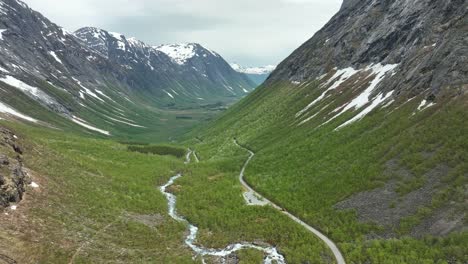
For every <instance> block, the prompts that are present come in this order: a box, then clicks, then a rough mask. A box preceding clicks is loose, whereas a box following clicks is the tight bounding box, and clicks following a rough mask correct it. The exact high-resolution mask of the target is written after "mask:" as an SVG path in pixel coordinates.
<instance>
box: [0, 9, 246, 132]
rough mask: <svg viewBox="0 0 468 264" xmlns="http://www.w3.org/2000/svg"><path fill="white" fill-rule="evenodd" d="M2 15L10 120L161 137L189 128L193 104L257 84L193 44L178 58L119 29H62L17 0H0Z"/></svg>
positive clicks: (1, 93)
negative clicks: (181, 59)
mask: <svg viewBox="0 0 468 264" xmlns="http://www.w3.org/2000/svg"><path fill="white" fill-rule="evenodd" d="M0 13H1V16H0V36H1V38H0V58H1V60H0V111H1V112H3V113H6V114H7V115H8V116H10V117H13V116H15V117H16V118H19V119H22V120H26V121H30V122H35V123H38V124H41V125H46V126H54V127H60V128H66V129H72V130H80V131H82V132H86V133H89V132H92V133H100V134H104V135H115V136H118V135H122V136H126V135H128V131H132V134H134V135H143V134H146V135H148V136H149V135H150V134H154V133H153V132H154V131H155V130H157V131H164V133H167V135H164V136H163V138H164V137H165V138H166V139H167V137H168V136H170V135H174V132H173V131H171V132H169V131H167V132H166V130H167V129H168V128H171V127H172V129H174V130H179V129H180V127H181V126H182V127H186V126H191V125H193V124H192V123H193V121H190V120H188V119H192V117H191V116H193V112H194V111H195V110H193V109H197V108H200V107H205V108H206V107H207V106H210V105H213V106H216V107H219V106H222V105H224V104H230V103H232V102H233V101H235V100H238V99H239V98H241V97H243V96H245V94H246V93H247V92H249V91H251V90H252V89H253V87H254V86H255V85H254V84H253V83H252V82H251V81H250V80H249V79H248V78H247V77H246V76H245V75H243V74H240V73H237V72H235V71H234V70H232V69H231V68H230V66H229V64H228V63H226V62H225V61H224V60H223V59H222V58H221V57H220V56H219V55H218V54H216V53H214V52H211V51H208V50H207V49H205V48H203V47H202V46H200V45H197V44H189V45H187V47H191V48H192V49H193V51H194V53H193V56H192V57H188V58H187V59H186V61H184V63H179V62H178V61H176V60H174V59H173V58H171V57H170V56H168V55H167V54H166V53H164V52H162V51H159V50H158V48H155V47H151V46H149V45H146V44H145V43H143V42H141V41H138V40H136V39H133V38H130V39H127V38H126V37H125V36H122V35H120V34H116V33H109V32H107V31H104V30H100V29H96V28H83V29H80V30H78V31H77V32H75V33H71V32H68V31H66V30H64V29H63V28H61V27H59V26H57V25H56V24H54V23H52V22H51V21H49V20H48V19H47V18H45V17H44V16H42V15H41V14H40V13H38V12H36V11H34V10H32V9H30V8H29V7H28V6H27V5H26V4H24V3H23V2H21V1H16V0H1V1H0ZM171 111H172V112H171ZM176 111H178V112H176ZM200 111H205V112H206V109H203V108H202V109H201V110H200ZM208 115H209V114H208ZM178 116H182V117H184V118H187V120H186V121H185V124H184V122H182V121H181V120H182V119H179V120H176V118H177V117H178ZM196 116H197V117H196V118H197V119H198V118H202V116H201V114H196ZM168 123H171V124H168ZM189 123H190V125H189ZM98 124H99V125H98ZM161 133H162V132H161Z"/></svg>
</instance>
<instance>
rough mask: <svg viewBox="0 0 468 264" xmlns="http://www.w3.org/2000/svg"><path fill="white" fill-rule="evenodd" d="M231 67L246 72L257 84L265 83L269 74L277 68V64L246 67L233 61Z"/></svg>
mask: <svg viewBox="0 0 468 264" xmlns="http://www.w3.org/2000/svg"><path fill="white" fill-rule="evenodd" d="M230 65H231V67H232V68H233V69H234V70H235V71H237V72H240V73H244V74H246V75H247V76H249V78H250V79H251V80H252V81H254V82H255V83H256V84H261V83H263V82H264V81H265V80H266V79H267V78H268V76H269V75H270V74H271V73H272V72H273V71H274V70H275V69H276V65H267V66H263V67H244V66H241V65H239V64H237V63H231V64H230Z"/></svg>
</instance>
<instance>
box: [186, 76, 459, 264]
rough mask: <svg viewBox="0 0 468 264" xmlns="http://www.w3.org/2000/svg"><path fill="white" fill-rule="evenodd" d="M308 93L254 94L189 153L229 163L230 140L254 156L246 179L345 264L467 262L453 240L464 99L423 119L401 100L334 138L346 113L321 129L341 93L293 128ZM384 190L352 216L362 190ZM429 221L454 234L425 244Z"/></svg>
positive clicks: (448, 101) (205, 131) (275, 89)
mask: <svg viewBox="0 0 468 264" xmlns="http://www.w3.org/2000/svg"><path fill="white" fill-rule="evenodd" d="M317 85H318V83H316V82H315V83H314V82H313V83H309V84H307V85H304V86H301V87H298V86H297V85H293V84H289V83H277V84H276V85H273V86H268V87H261V88H259V89H257V90H256V91H255V92H254V93H253V94H252V95H251V96H249V97H248V98H246V99H244V100H243V101H241V102H240V103H239V104H237V105H236V106H234V107H232V108H231V109H229V110H228V112H227V113H226V114H225V115H223V116H222V117H220V118H219V119H218V120H216V121H215V122H212V124H211V125H210V126H205V127H204V128H200V129H198V131H197V132H194V133H193V134H192V136H193V137H198V139H199V140H200V141H199V142H198V143H197V142H194V143H193V144H194V147H195V148H196V149H197V150H198V151H199V156H200V157H201V158H202V159H205V160H217V159H219V158H220V157H229V156H232V155H233V152H235V151H236V150H235V149H233V148H234V147H233V146H232V145H231V141H232V138H233V137H237V138H238V139H239V141H240V142H242V143H243V144H245V145H247V146H249V147H250V148H251V149H253V150H254V151H255V152H256V156H255V158H254V159H253V160H252V163H251V164H250V165H249V167H248V168H247V171H246V177H247V178H246V180H247V181H248V182H249V183H250V184H251V185H253V186H254V187H255V189H257V190H259V191H260V193H262V194H263V195H265V196H266V197H268V198H269V199H271V200H273V201H274V202H276V203H278V204H280V205H281V206H282V207H284V208H286V209H287V210H289V211H291V212H293V213H295V214H296V215H297V216H299V217H301V218H302V219H304V220H305V221H306V222H307V223H309V224H311V225H313V226H316V227H318V228H320V229H321V230H322V231H323V232H324V233H326V234H327V235H329V236H330V237H331V238H332V239H333V240H334V241H335V242H338V244H339V246H340V247H341V248H342V250H343V253H344V255H345V257H346V258H347V260H348V262H350V263H368V262H370V263H449V262H450V263H464V262H466V261H468V259H467V257H466V254H465V253H464V252H466V251H467V250H468V248H467V247H466V245H467V244H468V234H467V233H466V232H462V231H461V230H466V217H465V215H464V212H466V209H467V208H466V203H465V202H464V201H465V200H466V191H465V189H466V188H465V187H464V186H466V184H467V183H468V182H467V178H468V177H467V176H468V166H467V164H468V163H467V156H466V150H467V149H468V145H467V142H468V136H467V135H468V133H467V132H468V125H467V123H466V117H465V114H466V111H467V110H468V109H467V105H466V101H467V98H466V96H465V97H463V96H459V97H451V96H441V97H440V98H438V99H437V101H436V105H435V106H433V107H431V108H428V109H425V110H424V111H417V108H418V105H419V104H420V102H421V100H422V99H424V98H420V97H417V98H413V99H411V100H407V101H402V100H403V99H400V101H397V102H395V103H393V104H392V105H390V106H388V107H387V108H382V107H380V108H378V109H377V110H376V111H374V112H372V113H371V114H369V115H368V116H367V117H365V118H364V119H362V120H361V121H358V122H355V123H353V124H351V125H349V126H346V127H344V128H342V129H340V130H337V131H336V130H335V128H336V127H338V126H339V125H340V124H342V123H344V122H345V121H346V120H349V119H350V118H352V117H353V115H354V114H353V113H352V112H349V113H346V114H343V115H342V116H340V117H339V118H337V119H335V120H333V121H331V122H329V123H326V122H325V121H326V120H328V119H329V118H330V113H332V111H333V110H334V109H336V108H337V107H339V106H340V105H342V104H343V103H344V102H346V101H347V100H349V99H348V98H347V96H346V94H344V95H342V96H340V97H339V98H335V97H331V98H325V99H324V100H322V101H320V102H319V103H318V104H317V105H315V106H314V108H312V109H311V113H317V115H316V116H315V117H313V118H311V120H310V121H309V122H306V123H304V124H302V125H300V120H297V119H296V118H295V115H296V113H297V112H298V111H300V110H301V109H302V108H303V107H304V106H305V105H307V104H308V103H310V101H312V100H313V99H314V98H316V97H317V96H318V95H319V92H318V89H317ZM311 115H312V114H311ZM385 188H386V189H388V190H389V191H390V192H391V193H392V195H393V193H394V195H393V196H390V198H391V199H390V200H389V201H386V202H388V204H387V203H382V204H383V208H378V207H376V208H375V210H374V212H372V210H371V212H367V211H365V210H363V211H364V213H362V211H361V213H360V210H361V209H363V208H365V207H366V206H365V204H366V203H365V202H366V201H368V200H372V199H374V198H375V197H373V196H371V194H372V192H369V191H370V190H375V194H374V195H375V196H376V197H379V196H382V195H383V194H384V193H385V192H384V191H381V192H380V193H379V190H382V189H385ZM388 190H387V191H388ZM366 191H368V192H366ZM359 197H361V199H358V198H359ZM363 200H364V201H363ZM367 207H369V206H367ZM379 210H381V211H379ZM375 214H377V215H379V214H381V217H380V218H381V219H379V217H374V218H372V215H375ZM384 216H389V218H390V219H391V221H384V220H383V217H384ZM434 219H435V220H434ZM434 221H444V223H447V225H448V226H452V225H453V227H454V228H453V229H452V231H453V232H451V233H450V234H446V233H443V232H439V233H437V232H435V231H434V234H433V235H435V236H431V232H432V229H430V228H429V227H430V226H431V223H433V222H434Z"/></svg>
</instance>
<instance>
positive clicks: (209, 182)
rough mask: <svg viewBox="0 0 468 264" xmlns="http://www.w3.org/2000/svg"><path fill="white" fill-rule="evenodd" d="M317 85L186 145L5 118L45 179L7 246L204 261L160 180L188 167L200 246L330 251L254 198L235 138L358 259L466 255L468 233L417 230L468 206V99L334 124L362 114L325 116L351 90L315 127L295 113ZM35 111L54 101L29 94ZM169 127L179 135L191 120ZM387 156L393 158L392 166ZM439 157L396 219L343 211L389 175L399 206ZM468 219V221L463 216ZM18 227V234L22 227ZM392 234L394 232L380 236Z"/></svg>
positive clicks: (33, 253)
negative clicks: (424, 192) (420, 198)
mask: <svg viewBox="0 0 468 264" xmlns="http://www.w3.org/2000/svg"><path fill="white" fill-rule="evenodd" d="M316 85H317V84H315V83H311V84H309V85H308V86H304V87H301V88H297V87H296V86H291V85H289V84H285V83H280V84H277V85H276V86H272V87H268V92H267V89H266V87H263V88H260V89H259V90H257V91H255V92H254V93H253V94H252V96H249V97H247V98H246V99H244V100H243V101H241V102H240V103H239V104H238V105H235V106H234V107H232V108H230V109H229V110H228V111H227V113H226V114H225V115H222V116H221V117H220V118H218V120H215V121H214V122H212V123H210V124H209V125H204V127H201V128H199V129H197V130H196V131H195V132H193V133H190V134H188V135H186V141H185V142H184V145H174V144H172V145H155V144H154V142H155V141H158V140H160V139H162V138H163V137H162V136H161V134H158V133H157V132H154V133H155V135H152V134H151V133H147V134H145V133H143V134H138V133H134V132H135V131H133V130H128V131H121V132H119V133H117V134H115V135H114V136H113V137H112V139H113V140H117V141H120V143H119V142H117V141H112V140H110V139H109V138H107V137H104V136H96V135H89V134H87V133H84V132H83V130H82V129H79V131H81V132H79V133H75V132H74V133H70V131H74V130H76V127H74V125H70V124H69V123H68V121H63V120H62V121H61V122H63V125H64V127H65V128H66V130H65V131H57V130H52V129H49V128H45V127H42V126H32V125H24V124H21V123H9V122H6V121H0V123H1V124H3V125H6V126H8V127H11V128H12V129H13V130H14V131H15V132H16V133H17V134H18V136H19V137H20V139H21V140H22V143H23V144H24V145H25V146H26V148H25V162H26V165H27V167H28V168H30V169H31V170H32V175H33V177H34V178H35V179H34V180H35V181H37V182H38V183H39V184H40V186H41V187H40V191H39V192H37V191H36V192H34V191H33V190H30V192H29V194H28V198H27V200H26V201H23V202H22V203H20V205H19V206H20V207H19V208H20V209H19V210H18V212H17V213H15V214H12V216H11V217H23V216H24V219H28V223H24V222H22V221H16V222H15V223H17V224H14V225H13V224H11V223H13V222H7V223H10V224H7V225H5V228H3V229H2V230H1V231H0V238H2V241H8V243H5V242H0V246H1V248H2V250H0V254H3V253H5V254H7V255H10V256H15V258H17V260H18V261H20V262H21V263H23V262H24V263H35V262H40V263H67V262H69V261H70V259H71V258H73V256H75V259H74V260H75V263H89V262H94V263H99V262H106V261H109V260H117V261H120V262H127V263H128V262H132V263H155V262H156V263H192V262H194V261H195V262H200V261H201V259H200V258H196V259H195V260H194V259H192V252H191V251H190V249H189V248H187V247H186V246H185V245H184V239H185V235H186V227H185V226H184V225H183V224H181V223H177V222H175V221H174V220H173V219H172V218H170V217H169V216H168V214H167V203H166V200H165V198H164V196H163V195H162V194H161V193H160V192H159V191H158V190H157V187H158V186H160V185H162V184H164V183H165V182H166V181H167V180H168V179H169V178H170V177H171V176H172V175H175V174H176V173H178V172H182V173H183V174H184V177H182V178H180V179H179V180H178V181H177V182H176V183H175V184H174V185H173V186H172V187H171V191H172V192H173V193H174V194H176V195H177V197H178V203H177V209H178V211H179V213H180V214H181V215H183V216H185V217H186V218H187V219H188V220H189V221H190V222H191V223H193V224H195V225H197V226H198V227H199V228H200V233H199V236H198V238H197V241H198V243H200V244H201V245H204V246H206V247H213V248H224V247H225V246H226V245H228V244H231V243H234V242H242V241H249V242H257V243H268V244H271V245H275V246H277V247H278V249H279V250H280V252H281V253H283V254H284V255H285V257H286V259H287V261H288V263H324V262H325V263H329V262H333V257H332V256H331V253H330V252H329V250H328V249H327V248H326V247H325V246H324V245H323V243H322V242H321V241H319V240H318V239H317V238H316V237H315V236H313V235H312V234H310V233H309V232H307V231H306V230H305V229H304V228H302V227H301V226H299V225H297V224H295V223H294V222H293V221H291V220H290V219H289V218H287V217H286V216H284V215H283V214H281V213H279V212H277V211H275V210H274V209H272V208H270V207H256V206H253V207H252V206H246V205H245V202H244V200H243V197H242V191H243V190H242V188H241V185H240V184H239V182H238V175H239V171H240V169H241V167H242V164H243V163H244V161H245V159H246V158H247V156H248V154H247V153H246V152H245V150H243V149H241V148H239V147H237V146H235V144H233V138H234V137H236V138H238V140H239V142H240V143H242V144H243V145H245V146H247V147H248V148H250V149H252V150H253V151H255V152H256V156H255V157H254V159H253V160H252V161H251V163H250V164H249V166H248V167H247V171H246V180H247V181H248V182H249V184H251V185H252V186H254V187H255V189H256V190H258V191H259V192H260V193H262V194H263V195H265V196H266V197H268V198H269V199H271V200H272V201H274V202H275V203H277V204H279V205H280V206H281V207H283V208H286V209H287V210H288V211H290V212H292V213H293V214H295V215H297V216H299V217H300V218H301V219H303V220H304V221H306V222H307V223H309V224H310V225H312V226H314V227H317V228H319V229H320V230H321V231H322V232H323V233H325V234H326V235H327V236H329V237H330V238H331V239H332V240H334V241H335V242H337V244H338V245H339V247H340V248H341V250H342V251H343V254H344V256H345V257H346V259H347V261H348V262H349V263H465V262H467V261H468V257H467V256H466V253H465V252H467V251H468V248H467V246H466V245H468V236H467V234H466V232H465V233H462V232H460V233H456V232H455V233H453V234H450V235H445V236H441V237H432V236H428V235H426V234H424V233H423V234H421V235H420V236H417V235H415V230H416V228H418V227H421V225H423V224H424V223H425V221H426V220H427V219H428V218H429V217H431V216H432V215H433V214H434V213H436V212H438V211H439V210H440V209H441V208H451V209H452V211H451V212H452V214H453V215H451V216H449V217H453V218H457V217H458V216H459V215H460V214H459V213H460V212H466V210H467V208H466V205H465V204H464V201H465V200H466V192H465V188H464V186H465V185H466V184H467V171H468V167H467V166H468V165H467V164H468V162H467V160H466V158H467V157H466V149H468V145H467V144H468V138H467V134H468V133H467V131H468V127H467V124H466V122H465V120H464V119H465V113H466V110H467V109H466V104H464V100H465V99H466V98H462V97H460V98H458V99H450V98H440V99H438V100H440V101H436V102H437V104H436V105H435V106H433V107H432V108H429V109H427V110H425V111H423V112H416V111H415V109H416V108H417V106H418V104H419V102H420V100H421V99H422V98H415V99H413V100H410V101H408V102H402V101H399V102H396V103H395V104H394V105H391V106H389V107H388V108H386V109H379V110H378V111H375V112H373V113H371V114H370V115H369V116H367V117H366V118H364V119H362V120H361V121H359V122H356V123H354V124H352V125H350V126H347V127H345V128H343V129H341V130H338V131H335V130H334V128H335V127H337V126H338V125H339V124H341V123H343V122H344V120H347V119H349V118H351V117H352V116H353V113H347V114H344V115H343V116H341V117H340V118H337V119H336V120H334V121H332V122H330V123H327V124H325V125H323V126H320V125H321V124H322V123H323V122H324V121H325V120H327V119H328V118H329V114H328V113H329V112H330V111H331V110H333V109H336V108H337V107H338V106H340V105H342V104H343V102H344V101H345V100H348V99H349V98H346V94H345V96H344V97H343V98H340V99H336V100H334V99H328V98H326V99H324V100H323V101H322V102H320V103H319V104H317V105H316V106H315V107H314V108H313V109H311V110H310V111H311V112H312V113H313V112H314V111H318V110H320V109H324V110H323V111H321V112H320V113H319V114H317V116H316V117H315V118H313V119H311V120H310V121H309V122H307V123H305V124H304V125H299V121H298V120H296V119H295V117H294V115H295V113H297V112H298V111H299V110H300V109H301V106H303V105H307V104H308V103H309V101H310V100H311V98H314V96H316V95H317V94H318V93H319V91H317V92H315V90H316V89H315V88H316ZM310 91H314V92H312V93H310ZM21 100H24V101H25V102H27V101H28V100H29V99H28V98H26V97H25V98H21ZM443 100H447V101H443ZM448 100H451V101H450V102H448ZM397 105H398V106H399V107H397ZM30 111H43V110H41V108H39V107H38V108H37V109H36V107H35V106H34V105H31V109H30ZM27 113H28V112H26V114H27ZM171 115H172V118H173V120H174V122H175V123H174V124H176V123H177V122H185V121H186V119H183V120H182V121H180V120H179V121H177V120H176V119H177V116H181V113H177V114H176V113H172V114H171ZM182 115H185V114H182ZM309 115H311V114H309ZM201 116H202V114H200V117H201ZM44 117H46V118H50V119H46V121H51V120H52V121H54V122H57V121H60V120H61V119H60V118H57V117H56V116H54V115H48V114H45V115H44ZM54 118H56V119H54ZM151 118H161V117H160V116H159V117H151ZM201 118H202V117H201ZM53 119H54V120H53ZM202 119H203V118H202ZM199 120H200V119H198V120H191V121H190V122H197V121H199ZM90 121H92V120H91V119H90ZM96 122H97V119H96ZM144 122H145V123H144V124H147V123H150V122H151V121H150V120H149V119H148V120H145V121H144ZM158 125H160V124H154V126H155V127H156V126H158ZM148 126H149V125H148ZM151 126H152V125H151ZM152 129H153V128H151V129H149V130H148V131H152ZM164 129H165V132H164V133H167V132H168V131H171V130H172V129H175V130H178V132H177V133H174V135H176V134H177V135H180V134H182V133H183V131H186V129H187V127H185V126H180V127H179V126H177V125H176V126H174V127H173V128H171V129H167V128H164ZM164 133H163V134H164ZM166 135H167V134H166ZM187 147H190V148H192V149H195V150H196V152H197V155H198V157H199V158H200V160H201V162H200V163H192V164H190V165H188V166H186V165H184V164H183V156H184V154H185V153H186V148H187ZM148 154H156V155H148ZM389 161H392V164H394V165H393V166H395V167H396V168H393V169H392V168H389V165H388V163H389ZM440 166H442V167H443V168H444V176H443V177H441V178H440V179H438V180H437V184H436V185H434V187H433V189H434V193H432V194H431V195H430V196H429V198H428V199H427V202H426V203H419V204H415V205H414V210H413V211H412V213H411V214H408V215H405V216H403V217H402V218H401V219H400V220H399V222H398V223H397V224H395V225H390V226H383V225H381V224H379V223H378V222H361V221H358V212H357V211H354V210H338V209H336V205H337V204H338V203H339V202H341V201H343V200H346V199H348V198H350V197H352V196H353V195H355V194H356V193H360V192H363V191H366V190H372V189H375V188H378V187H382V186H385V185H386V184H387V183H389V182H393V183H394V184H395V192H396V193H397V194H398V196H397V197H396V198H395V200H394V201H392V203H391V205H389V208H396V207H398V206H399V204H400V203H402V202H403V201H406V200H407V199H408V195H409V194H412V193H413V192H414V191H416V190H418V189H421V188H424V187H425V186H427V184H430V182H431V181H432V178H431V177H432V176H431V173H432V172H433V170H434V169H435V168H438V167H440ZM399 170H404V171H405V172H407V173H406V174H407V175H406V176H405V175H402V174H401V173H400V172H399ZM17 214H18V215H17ZM16 215H17V216H16ZM12 219H15V218H12ZM6 221H7V220H6ZM462 221H464V224H465V225H466V218H463V220H462ZM3 223H4V222H2V224H3ZM44 223H46V224H44ZM18 229H19V230H22V231H21V232H20V233H21V235H18V234H17V233H15V232H17V231H15V230H18ZM383 235H387V236H389V237H392V239H379V238H378V237H381V236H383ZM12 245H14V246H12ZM2 252H3V253H2ZM238 256H239V258H240V261H241V263H258V262H259V261H260V260H261V259H262V254H261V253H259V252H257V251H254V250H244V251H241V252H239V254H238ZM207 261H208V263H210V262H216V259H214V258H211V259H210V258H208V259H207Z"/></svg>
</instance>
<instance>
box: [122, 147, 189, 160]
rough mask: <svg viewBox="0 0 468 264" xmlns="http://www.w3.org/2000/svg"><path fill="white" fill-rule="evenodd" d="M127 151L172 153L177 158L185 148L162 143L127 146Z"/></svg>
mask: <svg viewBox="0 0 468 264" xmlns="http://www.w3.org/2000/svg"><path fill="white" fill-rule="evenodd" d="M128 150H129V151H134V152H140V153H146V154H157V155H172V156H175V157H177V158H182V157H184V155H185V153H186V149H183V148H179V147H174V146H162V145H151V146H149V145H148V146H141V145H140V146H138V145H136V146H128Z"/></svg>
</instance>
